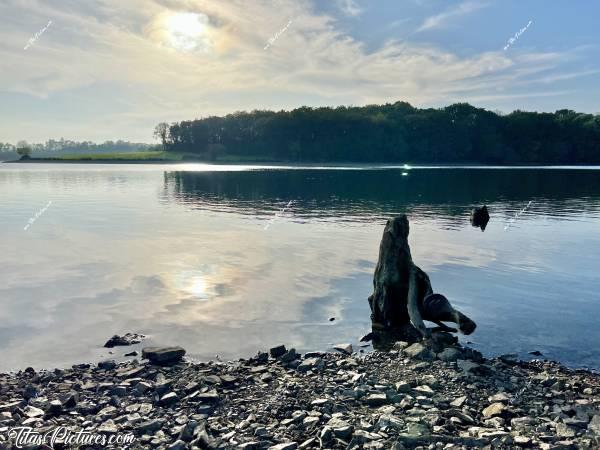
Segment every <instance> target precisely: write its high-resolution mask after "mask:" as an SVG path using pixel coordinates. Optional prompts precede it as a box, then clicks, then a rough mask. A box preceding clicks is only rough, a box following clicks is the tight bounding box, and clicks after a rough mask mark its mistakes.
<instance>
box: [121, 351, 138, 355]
mask: <svg viewBox="0 0 600 450" xmlns="http://www.w3.org/2000/svg"><path fill="white" fill-rule="evenodd" d="M137 355H138V352H136V351H133V352H129V353H125V355H123V356H137Z"/></svg>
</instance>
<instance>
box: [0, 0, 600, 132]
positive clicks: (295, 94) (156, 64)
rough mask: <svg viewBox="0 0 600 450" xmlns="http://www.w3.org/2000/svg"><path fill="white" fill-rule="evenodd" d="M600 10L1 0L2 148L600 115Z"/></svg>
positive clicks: (505, 3)
mask: <svg viewBox="0 0 600 450" xmlns="http://www.w3.org/2000/svg"><path fill="white" fill-rule="evenodd" d="M598 17H600V2H597V1H589V0H571V1H568V2H567V1H559V0H552V1H548V0H528V1H523V0H464V1H460V0H459V1H449V0H243V1H242V0H83V1H82V0H0V142H11V143H16V142H17V141H18V140H20V139H25V140H27V141H29V142H44V141H46V140H48V139H60V138H61V137H64V138H65V139H72V140H91V141H95V142H101V141H105V140H109V139H110V140H117V139H124V140H130V141H136V142H153V138H152V131H153V129H154V126H155V125H156V124H157V123H159V122H169V123H171V122H175V121H180V120H192V119H196V118H202V117H207V116H209V115H224V114H228V113H232V112H235V111H251V110H255V109H271V110H281V109H285V110H289V109H293V108H296V107H300V106H312V107H318V106H338V105H347V106H349V105H355V106H360V105H367V104H382V103H393V102H396V101H407V102H409V103H411V104H412V105H413V106H417V107H443V106H446V105H448V104H452V103H456V102H469V103H471V104H473V105H475V106H478V107H483V108H487V109H490V110H499V111H503V112H510V111H513V110H515V109H521V110H528V111H550V112H553V111H556V110H558V109H563V108H569V109H574V110H576V111H581V112H589V113H598V112H600V105H599V104H598V103H599V100H600V83H599V81H600V28H598V26H597V20H598Z"/></svg>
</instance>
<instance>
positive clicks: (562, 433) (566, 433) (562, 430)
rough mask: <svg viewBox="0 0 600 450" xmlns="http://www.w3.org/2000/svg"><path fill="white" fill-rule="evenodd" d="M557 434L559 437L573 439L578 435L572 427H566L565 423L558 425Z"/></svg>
mask: <svg viewBox="0 0 600 450" xmlns="http://www.w3.org/2000/svg"><path fill="white" fill-rule="evenodd" d="M556 434H557V436H558V437H566V438H572V437H575V436H576V435H577V432H576V431H575V430H574V429H573V428H571V427H570V426H568V425H565V424H564V423H557V424H556Z"/></svg>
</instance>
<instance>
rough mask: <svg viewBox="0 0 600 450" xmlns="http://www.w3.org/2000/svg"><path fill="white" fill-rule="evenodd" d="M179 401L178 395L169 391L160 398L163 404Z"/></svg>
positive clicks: (167, 404)
mask: <svg viewBox="0 0 600 450" xmlns="http://www.w3.org/2000/svg"><path fill="white" fill-rule="evenodd" d="M178 401H179V397H178V396H177V394H176V393H175V392H169V393H168V394H165V395H163V396H162V397H161V398H160V404H161V405H163V406H170V405H172V404H174V403H177V402H178Z"/></svg>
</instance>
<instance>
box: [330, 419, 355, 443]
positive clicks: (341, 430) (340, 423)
mask: <svg viewBox="0 0 600 450" xmlns="http://www.w3.org/2000/svg"><path fill="white" fill-rule="evenodd" d="M326 428H329V429H331V431H332V433H333V435H334V436H335V437H337V438H339V439H343V440H348V439H350V438H351V437H352V431H353V430H354V427H352V425H350V424H349V423H348V422H346V421H344V420H342V419H340V418H335V417H334V418H333V419H331V420H330V421H329V422H328V423H327V427H326Z"/></svg>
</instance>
